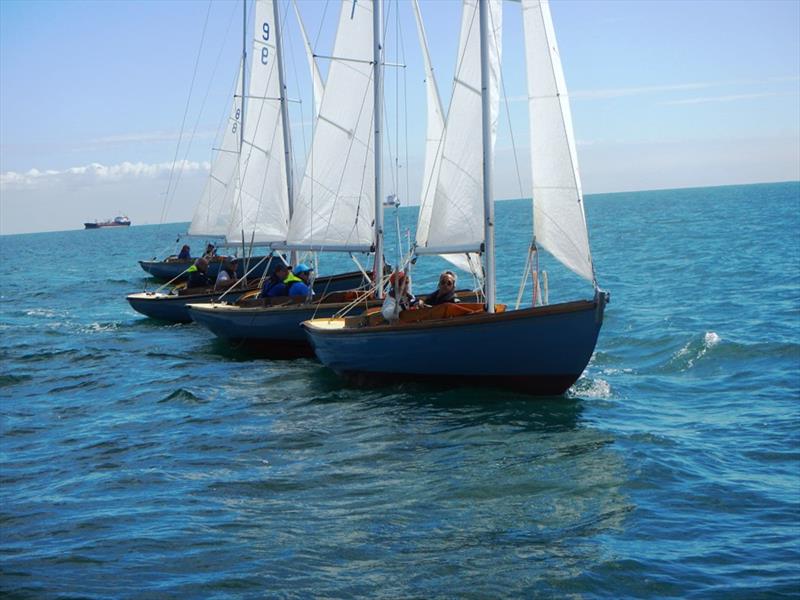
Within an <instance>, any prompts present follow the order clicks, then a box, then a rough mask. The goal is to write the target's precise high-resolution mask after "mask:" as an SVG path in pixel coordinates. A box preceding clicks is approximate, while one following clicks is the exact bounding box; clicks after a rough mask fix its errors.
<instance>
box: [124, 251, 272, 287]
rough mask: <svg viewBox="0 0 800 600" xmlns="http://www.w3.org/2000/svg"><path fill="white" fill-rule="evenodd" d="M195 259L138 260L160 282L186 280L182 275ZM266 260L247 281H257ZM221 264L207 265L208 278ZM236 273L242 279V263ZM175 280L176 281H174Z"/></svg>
mask: <svg viewBox="0 0 800 600" xmlns="http://www.w3.org/2000/svg"><path fill="white" fill-rule="evenodd" d="M263 258H264V257H263V256H254V257H253V258H251V259H250V261H251V262H250V264H251V265H255V264H256V263H258V261H260V260H261V259H263ZM195 260H197V259H194V258H192V259H189V260H177V259H176V260H169V261H165V260H140V261H139V265H140V266H141V267H142V269H144V271H145V272H146V273H149V274H150V275H151V276H153V277H155V278H156V279H158V280H161V281H172V280H175V281H185V280H186V279H187V277H188V276H187V275H185V274H182V273H183V272H184V271H185V270H186V269H188V268H189V267H191V266H192V265H193V264H194V261H195ZM267 262H268V260H264V261H263V262H262V263H261V264H260V265H258V267H256V268H255V269H254V270H253V271H251V273H250V275H248V277H247V278H248V279H257V278H259V277H261V276H262V275H263V274H264V270H265V269H266V268H267ZM221 264H222V262H221V261H219V260H213V261H211V262H210V263H209V264H208V276H209V277H212V278H213V277H216V276H217V273H219V267H220V265H221ZM236 273H237V274H238V276H239V277H244V264H243V261H241V260H240V261H239V264H238V265H237V268H236ZM176 278H177V279H176Z"/></svg>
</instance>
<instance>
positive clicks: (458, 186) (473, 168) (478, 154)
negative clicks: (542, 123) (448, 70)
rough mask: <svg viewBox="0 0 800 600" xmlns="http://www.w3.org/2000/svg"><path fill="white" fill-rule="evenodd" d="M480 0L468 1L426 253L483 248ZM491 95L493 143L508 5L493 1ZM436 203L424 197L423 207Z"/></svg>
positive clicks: (420, 245) (421, 241) (423, 243)
mask: <svg viewBox="0 0 800 600" xmlns="http://www.w3.org/2000/svg"><path fill="white" fill-rule="evenodd" d="M478 13H479V10H478V2H477V0H464V6H463V11H462V17H461V35H460V40H459V50H458V58H457V60H456V73H455V78H454V83H453V94H452V97H451V99H450V108H449V110H448V113H447V121H446V125H445V132H444V140H443V142H442V144H441V145H440V147H439V155H440V156H437V158H436V160H437V162H439V163H440V164H439V165H438V178H437V181H436V188H435V193H434V197H433V202H432V206H431V207H430V208H428V207H422V208H421V209H420V213H422V212H423V211H429V212H430V222H429V223H428V225H427V227H425V226H424V225H425V224H424V223H423V227H422V229H420V230H418V231H417V251H418V253H424V254H462V255H463V254H464V253H466V252H478V251H480V249H481V245H482V244H483V241H484V239H483V236H484V228H483V170H482V161H483V151H482V147H481V146H482V140H481V60H480V25H479V21H478ZM489 15H490V19H491V22H490V27H489V42H490V44H489V45H490V48H489V65H490V70H491V74H490V84H489V86H490V87H489V94H490V101H491V110H492V144H494V142H495V139H496V137H497V135H496V134H497V119H498V114H499V102H500V95H499V91H498V90H499V83H500V59H501V48H502V6H501V4H500V1H499V0H490V1H489ZM429 201H430V198H427V197H423V204H424V203H425V202H429Z"/></svg>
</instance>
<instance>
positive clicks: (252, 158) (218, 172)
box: [127, 0, 363, 322]
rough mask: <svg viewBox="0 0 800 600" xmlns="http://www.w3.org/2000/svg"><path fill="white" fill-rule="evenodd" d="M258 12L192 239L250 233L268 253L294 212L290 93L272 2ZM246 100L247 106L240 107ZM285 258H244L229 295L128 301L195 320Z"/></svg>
mask: <svg viewBox="0 0 800 600" xmlns="http://www.w3.org/2000/svg"><path fill="white" fill-rule="evenodd" d="M255 11H256V12H255V19H254V23H255V24H254V28H255V33H254V35H253V38H252V40H251V48H252V57H253V59H252V60H251V61H250V70H249V75H250V77H249V79H248V80H247V87H246V88H245V81H246V78H245V70H244V66H245V65H246V64H247V60H246V49H247V44H246V43H245V46H244V50H243V57H242V61H241V64H242V67H243V68H242V70H241V71H240V74H239V84H238V85H237V87H238V88H239V89H240V90H241V91H240V94H238V95H237V96H236V97H235V98H234V103H233V107H232V109H231V114H230V118H229V122H228V127H227V128H226V131H225V135H224V137H223V147H222V148H221V150H220V153H219V155H218V159H217V161H216V162H215V164H214V168H213V169H212V173H211V176H210V177H209V181H208V184H207V186H206V190H205V192H204V194H203V197H202V199H201V202H200V204H199V205H198V207H197V209H196V210H195V215H194V218H193V220H192V224H191V226H190V228H189V233H190V234H191V235H197V234H198V233H199V232H200V231H204V232H207V233H212V234H216V235H220V234H221V235H223V236H224V238H225V239H229V240H230V239H234V238H235V237H236V236H237V235H240V236H243V234H242V232H247V242H248V244H249V245H250V246H251V247H252V246H255V247H265V246H266V247H269V246H271V245H273V244H275V243H276V242H281V243H283V242H284V241H285V240H286V236H287V232H288V227H289V218H290V215H291V212H292V206H291V197H292V193H291V190H292V177H291V145H290V143H289V140H290V137H289V130H288V112H287V109H286V102H285V89H286V88H285V85H284V82H283V71H282V67H281V66H280V53H279V52H277V48H278V39H277V36H278V35H279V34H278V31H279V28H278V26H277V25H278V19H277V7H276V6H275V4H274V3H273V2H272V1H271V0H270V1H262V0H259V1H258V2H257V3H256V5H255ZM245 22H246V18H245ZM315 80H316V79H315ZM245 89H246V90H247V92H246V93H245ZM243 99H244V100H246V101H245V102H242V100H243ZM225 182H227V183H225ZM279 260H282V257H275V258H272V259H270V257H269V256H264V257H251V258H250V259H249V260H240V261H239V265H238V273H237V274H238V275H239V277H244V276H245V275H247V278H248V281H249V282H250V283H249V284H248V283H244V284H242V283H240V284H239V285H237V286H235V287H232V288H231V289H230V290H225V289H222V290H214V289H205V288H201V289H188V290H187V289H180V288H179V289H175V290H169V291H168V292H166V293H164V292H161V291H160V290H159V291H156V292H141V293H137V294H130V295H129V296H128V297H127V300H128V302H129V303H130V304H131V306H132V307H133V308H134V309H135V310H136V311H138V312H140V313H142V314H145V315H147V316H149V317H152V318H157V319H160V320H166V321H172V322H189V321H191V320H192V318H191V316H190V313H189V310H188V308H187V306H188V304H190V303H193V302H194V303H203V302H212V301H215V300H217V299H219V298H220V297H222V296H223V293H224V297H225V299H226V300H228V301H230V302H233V301H235V300H237V299H238V298H239V297H240V296H241V295H242V294H244V293H246V292H248V291H249V290H252V289H254V287H253V286H257V285H258V281H259V278H260V277H261V276H262V274H263V273H264V272H265V271H266V270H267V269H268V267H269V265H270V264H272V266H273V267H274V266H275V264H276V263H277V261H279ZM190 264H191V263H190V262H188V261H172V262H170V263H169V264H168V267H169V268H171V269H186V268H188V266H189V265H190ZM218 265H219V261H217V262H211V263H210V264H209V275H210V276H212V277H213V276H215V274H216V270H213V269H212V267H213V266H217V267H218ZM162 266H164V265H162ZM245 270H246V272H245ZM362 278H363V277H362V273H361V272H360V271H354V272H350V273H343V274H340V275H334V276H328V277H321V278H318V279H317V282H316V283H315V286H314V287H315V289H316V290H318V291H319V292H320V293H322V292H323V291H325V292H333V291H339V290H344V289H351V288H354V287H357V286H358V285H360V283H361V282H362ZM175 279H178V277H177V276H176V277H175Z"/></svg>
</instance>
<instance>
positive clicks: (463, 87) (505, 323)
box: [303, 0, 609, 395]
mask: <svg viewBox="0 0 800 600" xmlns="http://www.w3.org/2000/svg"><path fill="white" fill-rule="evenodd" d="M522 11H523V23H524V32H525V49H526V60H527V74H528V97H529V102H528V104H529V113H530V118H531V122H532V123H531V154H532V158H531V160H532V164H531V166H532V173H533V181H534V185H533V200H534V217H535V221H534V222H535V225H534V237H533V242H532V245H531V248H532V251H534V252H535V251H538V248H539V247H540V246H541V247H542V248H544V249H546V250H547V251H548V252H549V253H550V254H552V255H553V256H554V257H555V258H556V259H558V260H559V261H560V262H562V263H563V264H564V265H566V266H567V267H568V268H570V269H571V270H572V271H574V272H575V273H577V274H578V275H580V276H581V277H583V278H585V279H587V280H588V281H590V282H591V283H592V285H593V287H594V294H593V297H592V298H591V299H587V300H577V301H572V302H566V303H561V304H553V305H546V306H532V307H529V308H522V309H516V310H507V307H506V306H505V305H501V304H497V303H496V300H495V269H494V253H495V239H494V204H493V198H492V152H493V142H494V140H493V132H494V126H495V124H496V122H497V115H498V112H499V111H498V106H499V101H498V100H499V83H498V82H499V77H500V60H501V56H500V48H501V41H500V40H501V36H502V11H501V4H500V2H499V0H465V2H464V7H463V14H462V27H461V38H460V43H459V46H460V48H459V57H460V58H459V61H458V65H457V72H456V77H455V85H454V89H453V95H452V98H451V104H450V108H449V111H448V116H447V122H446V127H445V133H444V138H443V140H442V144H441V145H440V150H439V155H438V156H437V161H438V163H439V165H438V167H437V168H436V169H434V171H435V173H434V177H435V179H436V181H435V191H434V192H433V193H432V194H431V197H432V205H430V206H425V205H424V204H423V207H422V208H421V209H420V218H421V223H420V226H419V227H418V232H417V246H416V254H418V255H423V254H440V255H462V256H473V257H474V256H480V257H481V259H482V264H483V275H484V278H485V279H484V281H485V284H484V285H485V294H486V303H485V304H472V305H469V304H463V305H460V304H452V305H445V307H444V308H442V307H434V308H432V309H422V310H420V311H406V312H404V313H401V319H400V321H399V322H397V323H396V324H389V323H386V322H384V321H383V320H382V319H376V318H373V317H366V316H353V317H345V318H331V319H312V320H310V321H306V322H305V323H304V324H303V326H304V328H305V330H306V333H307V335H308V336H309V339H310V341H311V343H312V345H313V346H314V350H315V352H316V354H317V357H318V358H319V359H320V360H321V361H322V362H323V363H324V364H325V365H326V366H328V367H330V368H331V369H333V370H334V371H336V372H337V373H339V374H341V375H343V376H345V377H348V378H351V379H355V380H357V381H369V382H372V381H381V382H386V381H390V380H394V379H403V380H428V379H435V380H440V381H445V382H447V383H449V384H455V385H464V384H479V385H492V386H500V387H504V388H510V389H515V390H519V391H524V392H527V393H532V394H548V395H549V394H561V393H563V392H564V391H566V390H567V389H568V388H569V387H570V386H571V385H572V384H573V383H574V382H575V381H576V380H577V379H578V377H579V376H580V375H581V373H582V372H583V370H584V369H585V368H586V365H587V364H588V362H589V360H590V358H591V356H592V353H593V351H594V348H595V345H596V342H597V337H598V334H599V331H600V328H601V325H602V323H603V315H604V310H605V306H606V303H607V302H608V298H609V296H608V293H607V292H604V291H602V290H601V289H600V288H599V286H598V284H597V279H596V277H595V273H594V267H593V264H592V259H591V253H590V250H589V242H588V232H587V228H586V220H585V215H584V210H583V197H582V192H581V185H580V178H579V175H578V169H577V155H576V150H575V141H574V137H573V132H572V121H571V116H570V111H569V105H568V100H567V94H566V85H565V83H564V76H563V72H562V69H561V63H560V59H559V56H558V51H557V45H556V40H555V35H554V31H553V25H552V20H551V17H550V10H549V5H548V3H547V1H546V0H522ZM476 21H477V23H476ZM474 24H477V25H478V26H477V27H476V26H474ZM478 130H480V131H481V132H482V136H481V137H480V139H477V136H474V132H475V131H478ZM468 174H472V176H469V175H468ZM423 197H424V198H426V200H427V199H428V197H427V196H426V195H423Z"/></svg>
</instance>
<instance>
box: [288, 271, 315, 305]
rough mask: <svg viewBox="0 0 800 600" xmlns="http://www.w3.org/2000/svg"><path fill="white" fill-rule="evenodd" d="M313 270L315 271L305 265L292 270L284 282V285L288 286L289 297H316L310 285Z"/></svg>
mask: <svg viewBox="0 0 800 600" xmlns="http://www.w3.org/2000/svg"><path fill="white" fill-rule="evenodd" d="M313 270H314V269H312V268H311V267H309V266H308V265H307V264H305V263H300V264H299V265H297V266H296V267H295V268H294V269H292V272H291V273H289V275H288V276H287V277H286V279H284V280H283V284H284V285H285V286H286V292H287V293H288V294H289V296H301V297H303V298H306V297H308V296H309V295H312V296H313V295H314V292H312V291H311V289H310V286H309V284H308V282H309V279H310V278H311V271H313Z"/></svg>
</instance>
